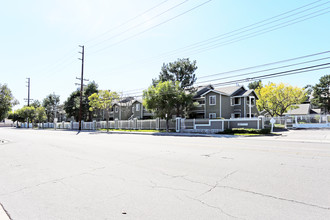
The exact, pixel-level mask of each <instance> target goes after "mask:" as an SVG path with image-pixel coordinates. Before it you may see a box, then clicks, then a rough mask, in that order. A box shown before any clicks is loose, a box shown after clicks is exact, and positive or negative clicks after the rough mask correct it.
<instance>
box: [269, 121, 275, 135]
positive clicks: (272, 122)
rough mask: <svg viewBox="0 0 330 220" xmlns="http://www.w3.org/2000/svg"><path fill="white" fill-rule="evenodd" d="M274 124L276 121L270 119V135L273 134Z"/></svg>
mask: <svg viewBox="0 0 330 220" xmlns="http://www.w3.org/2000/svg"><path fill="white" fill-rule="evenodd" d="M275 122H276V120H275V119H274V118H271V119H270V123H271V124H272V130H271V133H273V131H274V123H275Z"/></svg>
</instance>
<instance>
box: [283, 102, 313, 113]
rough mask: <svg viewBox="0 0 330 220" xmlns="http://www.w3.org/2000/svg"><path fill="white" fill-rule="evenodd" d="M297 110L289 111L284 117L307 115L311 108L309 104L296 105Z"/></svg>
mask: <svg viewBox="0 0 330 220" xmlns="http://www.w3.org/2000/svg"><path fill="white" fill-rule="evenodd" d="M296 106H298V108H296V109H291V110H289V111H288V112H287V113H285V115H309V114H310V109H311V106H310V104H300V105H296Z"/></svg>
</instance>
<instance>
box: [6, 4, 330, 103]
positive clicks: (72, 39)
mask: <svg viewBox="0 0 330 220" xmlns="http://www.w3.org/2000/svg"><path fill="white" fill-rule="evenodd" d="M329 7H330V3H329V1H322V0H321V1H307V0H290V1H285V0H278V1H270V0H251V1H246V0H237V1H222V0H167V1H165V0H141V1H133V0H121V1H112V0H108V1H101V0H93V1H92V0H57V1H42V0H31V1H4V2H2V6H1V8H0V13H1V20H0V26H1V35H0V46H1V53H0V59H1V66H0V74H1V79H0V83H1V84H3V83H6V84H8V86H9V88H10V89H11V90H12V92H13V94H14V96H15V97H16V98H17V99H18V100H19V102H20V105H19V106H17V107H16V108H18V107H21V106H22V105H24V104H25V102H24V98H26V97H27V88H26V83H25V82H26V77H30V78H31V98H33V99H35V100H36V99H38V100H40V101H41V100H42V99H43V98H45V97H46V96H47V95H48V94H50V93H53V92H55V93H56V94H58V95H60V99H61V103H63V102H64V101H65V100H66V99H67V97H68V96H69V94H70V93H71V92H73V91H74V90H75V89H76V88H77V86H75V83H77V82H78V81H77V80H76V77H80V71H81V69H80V68H81V62H80V61H79V60H78V57H80V54H79V53H78V51H80V48H79V47H78V45H85V78H87V79H90V80H94V81H95V82H96V83H97V84H98V85H99V89H111V90H114V91H118V92H123V94H124V95H125V94H126V95H128V94H131V93H132V92H128V91H130V90H135V89H142V88H147V87H148V86H149V85H150V84H151V80H152V78H155V77H157V76H158V74H159V71H160V68H161V66H162V64H163V63H168V62H172V61H175V60H176V59H178V58H190V59H191V60H196V61H197V66H198V70H197V71H196V75H197V78H200V79H199V81H202V80H210V83H219V82H226V81H229V80H230V81H231V80H235V79H243V78H246V77H248V76H246V77H236V78H229V79H223V80H214V79H218V78H222V77H232V76H234V75H236V74H244V73H248V72H251V71H242V72H235V73H230V74H225V75H218V76H214V77H209V78H204V79H203V78H201V77H203V76H207V75H211V74H216V73H222V72H226V71H231V70H236V69H241V68H246V67H251V66H256V65H260V64H265V63H271V62H276V61H280V60H286V59H290V58H295V57H300V56H304V55H309V54H314V53H318V52H323V51H327V50H329V49H330V41H329V39H330V29H329V23H330V12H329V11H330V8H329ZM151 8H153V9H151ZM298 8H300V9H298ZM149 9H151V10H149ZM147 10H149V11H148V12H146V13H143V12H145V11H147ZM291 10H293V11H291ZM289 11H291V12H289ZM285 12H287V13H286V14H283V13H285ZM280 14H283V15H281V16H278V17H277V18H274V19H273V20H268V22H264V23H260V24H259V27H258V25H256V26H251V27H252V28H253V27H254V29H251V30H250V31H249V32H242V33H240V34H237V35H233V33H232V34H228V33H230V32H232V31H234V30H237V29H240V30H241V31H243V30H246V29H241V28H243V27H246V26H248V25H251V24H254V23H257V22H260V21H263V20H265V19H269V18H271V17H274V16H277V15H280ZM313 16H315V17H313ZM133 18H134V19H133ZM290 19H291V20H290ZM304 19H306V20H304ZM285 22H286V23H285ZM290 22H291V23H294V22H297V23H295V24H291V25H288V26H286V27H281V26H284V25H287V24H290ZM272 25H273V26H272ZM274 25H275V26H274ZM276 25H277V26H276ZM251 27H250V28H251ZM272 27H273V28H272ZM267 28H268V29H267ZM274 28H278V29H277V30H273V31H269V32H266V33H264V34H260V35H256V36H253V35H255V34H254V33H255V32H254V31H259V32H262V31H268V30H271V29H274ZM259 32H258V33H259ZM234 33H237V32H234ZM223 34H227V35H224V36H222V38H221V39H219V38H220V37H221V36H220V35H223ZM249 34H250V35H249ZM217 36H218V38H214V37H217ZM247 36H253V37H250V38H247ZM211 38H214V39H213V43H212V44H205V45H202V46H201V47H197V46H198V45H197V44H196V43H198V42H204V43H207V42H209V41H206V40H208V39H211ZM216 40H217V41H216ZM238 40H239V41H238ZM189 45H195V47H194V48H192V49H189V48H187V46H189ZM183 47H185V48H186V49H185V50H178V49H180V48H183ZM327 56H330V55H329V54H323V55H321V56H315V57H310V58H308V59H301V60H296V61H294V62H287V63H281V64H277V65H274V66H269V67H267V68H275V67H279V66H283V65H289V64H294V63H298V62H304V61H308V60H312V59H321V58H326V57H327ZM327 62H329V59H323V60H322V61H319V62H313V63H308V64H304V65H297V66H292V67H290V68H283V69H279V70H274V71H268V72H264V73H260V74H270V73H276V72H279V71H284V70H290V69H295V68H302V67H306V66H310V65H317V64H322V63H327ZM263 69H266V67H263V68H259V69H253V71H254V70H255V71H257V70H263ZM329 72H330V71H329V69H324V70H318V71H311V72H306V73H302V74H296V75H291V76H283V77H277V78H271V79H265V80H263V83H268V82H269V81H272V82H276V83H278V82H284V83H288V84H291V85H294V86H299V87H303V86H305V85H306V84H315V83H317V82H318V80H319V78H320V77H321V76H323V75H326V74H329ZM252 77H253V75H251V78H252ZM202 84H203V83H202ZM246 84H247V82H246V83H245V84H244V85H246ZM134 92H135V93H136V92H138V91H134ZM133 95H138V93H136V94H133Z"/></svg>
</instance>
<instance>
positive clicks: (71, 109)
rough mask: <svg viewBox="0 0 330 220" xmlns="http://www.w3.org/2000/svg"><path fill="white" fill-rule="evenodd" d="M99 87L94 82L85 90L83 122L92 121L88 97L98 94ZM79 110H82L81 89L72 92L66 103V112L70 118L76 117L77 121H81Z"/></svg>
mask: <svg viewBox="0 0 330 220" xmlns="http://www.w3.org/2000/svg"><path fill="white" fill-rule="evenodd" d="M97 88H98V85H97V84H96V83H95V82H94V81H93V82H90V83H89V84H88V85H87V86H86V87H85V88H84V90H83V97H82V120H84V121H92V112H90V111H89V108H90V106H89V100H88V97H89V96H91V95H92V94H93V93H97V92H98V89H97ZM79 108H80V89H77V90H76V91H74V92H72V93H71V94H70V96H69V97H68V99H67V100H66V101H65V102H64V110H65V112H66V114H67V116H68V117H72V116H73V117H74V118H75V120H76V121H78V120H79Z"/></svg>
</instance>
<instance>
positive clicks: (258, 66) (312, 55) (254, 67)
mask: <svg viewBox="0 0 330 220" xmlns="http://www.w3.org/2000/svg"><path fill="white" fill-rule="evenodd" d="M327 53H330V50H328V51H323V52H319V53H314V54H308V55H304V56H300V57H295V58H290V59H285V60H280V61H276V62H271V63H265V64H261V65H257V66H251V67H246V68H242V69H236V70H231V71H226V72H220V73H216V74H211V75H206V76H201V77H199V79H202V78H209V77H213V76H219V75H225V74H228V73H235V72H241V71H245V70H251V69H256V68H260V67H266V66H271V65H274V64H280V63H286V62H290V61H294V60H300V59H305V58H308V57H314V56H319V55H323V54H327Z"/></svg>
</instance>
